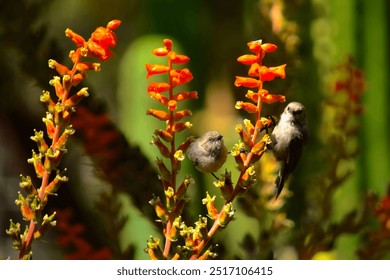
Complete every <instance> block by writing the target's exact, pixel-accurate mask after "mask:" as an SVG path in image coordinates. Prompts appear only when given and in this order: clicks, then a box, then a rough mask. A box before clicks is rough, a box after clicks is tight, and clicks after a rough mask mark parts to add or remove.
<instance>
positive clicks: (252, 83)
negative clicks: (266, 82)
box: [234, 76, 260, 88]
mask: <svg viewBox="0 0 390 280" xmlns="http://www.w3.org/2000/svg"><path fill="white" fill-rule="evenodd" d="M259 84H260V81H259V80H257V79H253V78H247V77H240V76H236V81H235V82H234V85H235V86H236V87H241V86H244V87H249V88H254V87H258V86H259Z"/></svg>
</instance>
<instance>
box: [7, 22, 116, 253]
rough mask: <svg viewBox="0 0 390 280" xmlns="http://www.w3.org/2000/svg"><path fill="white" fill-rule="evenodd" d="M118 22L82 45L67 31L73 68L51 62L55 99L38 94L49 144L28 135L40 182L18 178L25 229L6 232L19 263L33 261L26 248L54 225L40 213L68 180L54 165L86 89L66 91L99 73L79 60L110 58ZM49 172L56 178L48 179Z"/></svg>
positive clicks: (80, 39)
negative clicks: (90, 73) (33, 146)
mask: <svg viewBox="0 0 390 280" xmlns="http://www.w3.org/2000/svg"><path fill="white" fill-rule="evenodd" d="M120 23H121V22H120V21H119V20H113V21H110V22H109V23H108V24H107V26H106V27H98V28H97V29H96V30H95V31H94V32H93V33H92V35H91V38H90V39H88V40H87V41H86V40H85V39H84V38H83V37H82V36H80V35H78V34H77V33H75V32H73V31H71V30H70V29H67V30H66V31H65V34H66V36H68V37H70V38H71V39H72V41H73V42H74V43H75V44H76V46H77V47H78V48H77V49H76V50H74V51H71V52H70V54H69V57H70V59H71V60H72V62H73V67H72V69H69V68H68V67H66V66H65V65H63V64H60V63H58V62H57V61H55V60H53V59H50V60H49V67H50V68H53V69H55V70H56V71H57V73H58V74H59V76H55V77H54V78H53V79H52V80H51V81H50V85H52V86H53V87H54V90H55V93H56V98H54V100H53V98H52V97H53V96H52V95H51V94H50V92H49V91H43V93H42V95H41V98H40V99H41V101H42V102H43V103H44V104H45V105H46V106H47V112H46V117H45V118H43V122H44V123H45V125H46V134H47V137H48V138H49V139H50V140H51V141H50V142H51V143H50V142H46V140H45V138H44V132H43V131H35V135H34V136H32V137H31V139H32V140H33V141H35V142H36V143H37V146H38V152H36V151H34V150H33V152H32V158H30V159H29V160H28V162H29V163H31V164H33V166H34V169H35V173H36V176H37V177H38V178H40V179H42V183H41V186H40V188H36V187H35V186H33V184H32V180H31V178H30V177H29V176H26V177H24V176H22V177H21V183H20V187H21V188H23V189H24V191H25V193H26V196H23V195H22V194H21V193H19V197H18V199H17V200H16V204H17V205H18V206H20V211H21V213H22V216H23V218H24V220H26V221H29V222H30V224H29V226H26V230H25V231H24V232H23V233H21V228H20V224H19V223H16V224H15V223H13V221H12V220H11V223H10V224H11V225H10V228H9V230H7V233H8V234H9V235H10V236H11V238H12V241H13V246H14V247H15V248H16V249H18V250H20V253H19V258H20V259H30V258H31V257H32V251H31V245H32V241H33V239H39V238H40V237H41V236H42V235H43V234H44V233H45V232H46V231H47V230H48V229H49V228H50V227H51V226H55V224H56V221H55V215H56V213H55V212H54V213H53V214H51V215H50V216H49V215H47V214H46V215H44V216H43V209H44V207H45V205H46V203H47V201H48V196H49V195H53V194H55V193H56V191H57V189H58V187H59V186H60V185H61V183H63V182H66V181H67V180H68V178H67V177H66V176H62V175H61V172H60V170H58V166H59V164H60V162H61V159H62V157H63V155H64V154H65V153H66V144H67V140H68V138H69V136H70V135H72V134H73V133H74V129H73V127H72V125H71V124H70V119H71V116H72V114H73V112H74V111H75V106H76V105H77V104H78V103H79V102H80V101H81V100H82V99H83V98H85V97H87V96H88V88H86V87H85V88H82V89H80V90H79V91H78V92H77V93H74V94H71V89H72V88H73V87H75V86H77V85H78V84H79V83H80V82H81V81H83V80H84V79H85V77H86V71H90V70H92V71H98V70H100V63H91V62H84V61H82V59H83V58H85V57H91V58H97V59H99V60H101V61H105V60H107V59H109V58H110V57H111V56H112V54H113V53H112V51H111V50H110V48H111V47H114V46H115V45H116V42H117V40H116V35H115V33H114V32H113V30H115V29H116V28H117V27H118V26H119V25H120ZM53 172H56V175H55V176H53V175H54V174H52V173H53Z"/></svg>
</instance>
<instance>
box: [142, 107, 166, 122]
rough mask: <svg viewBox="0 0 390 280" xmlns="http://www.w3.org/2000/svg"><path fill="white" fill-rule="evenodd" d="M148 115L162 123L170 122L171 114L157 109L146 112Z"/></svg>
mask: <svg viewBox="0 0 390 280" xmlns="http://www.w3.org/2000/svg"><path fill="white" fill-rule="evenodd" d="M146 114H147V115H151V116H153V117H155V118H157V119H159V120H161V121H167V120H169V114H168V113H167V112H164V111H161V110H155V109H148V110H147V111H146Z"/></svg>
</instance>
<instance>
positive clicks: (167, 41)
mask: <svg viewBox="0 0 390 280" xmlns="http://www.w3.org/2000/svg"><path fill="white" fill-rule="evenodd" d="M163 43H164V46H165V47H166V48H167V49H168V50H169V51H171V50H172V44H173V43H172V40H170V39H164V40H163Z"/></svg>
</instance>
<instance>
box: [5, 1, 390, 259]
mask: <svg viewBox="0 0 390 280" xmlns="http://www.w3.org/2000/svg"><path fill="white" fill-rule="evenodd" d="M389 14H390V5H389V2H388V1H386V0H377V1H370V0H343V1H338V0H328V1H326V0H292V1H287V0H285V1H283V0H274V1H272V0H241V1H234V0H228V1H227V0H213V1H210V0H189V1H178V0H115V1H104V0H93V1H92V0H82V1H79V0H77V1H76V0H68V1H61V0H51V1H39V0H36V1H34V0H29V1H28V0H19V1H7V2H5V3H3V8H2V9H1V11H0V38H1V39H0V48H1V51H0V62H1V65H2V67H1V70H0V87H1V90H0V94H1V102H0V106H1V107H0V126H1V128H0V144H1V145H0V182H1V183H0V185H1V187H0V199H1V201H3V202H4V203H3V204H2V206H1V207H0V230H1V231H0V232H1V235H0V236H1V239H0V257H1V258H7V257H8V256H11V258H16V257H15V256H16V252H14V251H13V250H12V248H11V242H10V240H9V239H8V237H7V236H6V235H5V229H6V228H7V227H8V223H9V219H10V218H13V219H14V220H20V215H19V214H18V212H17V207H16V206H15V205H14V204H13V202H14V199H15V198H16V196H17V191H18V180H19V174H20V173H23V174H32V166H29V165H28V164H27V158H29V157H30V153H31V149H33V148H35V147H34V145H33V142H32V141H31V140H30V139H29V137H30V136H31V135H32V132H33V129H34V128H37V129H42V128H43V123H42V122H41V118H42V117H43V116H44V107H43V106H42V105H41V104H40V102H39V95H40V93H41V91H42V90H43V89H46V90H49V89H50V87H49V84H48V81H49V80H50V79H51V78H52V76H53V75H54V72H53V71H51V70H50V69H48V67H47V60H48V59H49V58H53V59H56V60H57V61H61V62H64V63H65V64H67V65H69V64H68V63H69V60H68V59H67V54H68V52H69V50H71V49H72V48H74V46H73V45H72V42H71V41H70V40H69V39H68V38H66V37H65V36H64V31H65V29H66V28H70V29H72V30H74V31H75V32H77V33H79V34H81V35H83V36H84V37H85V38H88V36H89V35H90V33H91V32H92V31H93V30H94V29H95V28H96V27H97V26H100V25H102V26H105V25H106V23H107V22H108V21H110V20H111V19H120V20H121V21H122V24H121V26H120V27H119V29H118V30H117V31H116V33H117V36H118V45H117V47H116V48H115V49H114V52H115V56H114V57H113V58H112V59H110V60H109V61H108V62H107V63H104V64H103V65H102V70H101V72H99V73H90V74H89V76H88V79H87V80H86V83H87V84H86V85H87V86H88V87H89V88H90V93H91V98H90V99H91V100H92V101H89V103H86V104H83V106H85V107H86V108H90V109H91V108H93V109H91V110H95V112H98V113H99V114H106V115H107V116H109V119H110V120H111V121H112V124H114V125H115V126H114V125H113V126H112V127H110V128H111V129H115V130H118V131H121V132H123V135H124V136H125V139H127V141H128V143H127V144H125V146H126V145H129V146H130V147H131V149H135V150H136V151H137V152H136V155H133V156H130V157H127V158H126V159H125V161H126V164H127V163H128V164H130V165H131V164H132V163H131V162H132V161H138V162H141V161H139V159H138V157H140V158H145V157H146V158H147V159H148V160H149V162H150V165H151V166H152V168H151V170H153V166H154V160H155V158H156V156H157V150H156V149H155V147H153V146H152V145H150V140H151V137H152V134H153V131H154V130H155V129H157V128H162V127H163V123H161V122H158V121H155V120H154V119H152V118H151V117H150V116H146V115H145V112H146V110H147V109H148V108H156V107H157V105H156V103H155V102H154V101H153V100H151V99H150V98H149V96H148V95H147V93H146V88H147V84H148V82H149V81H147V80H146V71H145V67H144V64H145V63H163V61H162V60H160V59H159V58H156V57H153V55H152V54H151V51H152V50H153V49H154V48H156V47H160V46H162V39H164V38H170V39H172V40H173V41H174V48H175V50H176V51H178V52H180V53H183V54H186V55H188V56H189V57H190V58H191V60H190V62H189V64H188V67H189V68H190V70H191V72H192V73H193V75H194V79H193V81H192V82H191V83H190V84H189V85H188V90H196V91H198V93H199V99H198V100H195V101H191V104H189V103H186V104H185V106H188V107H190V108H191V110H192V111H193V117H192V118H191V122H192V123H193V124H194V126H193V128H192V129H191V130H190V131H187V132H186V133H187V135H183V137H184V136H188V135H189V134H191V135H199V134H201V133H203V132H205V131H207V130H210V129H218V130H219V131H220V132H221V133H222V134H223V135H224V139H225V141H226V144H227V146H228V148H229V149H230V148H231V147H232V145H233V144H234V143H235V142H237V140H238V136H237V135H236V134H235V131H234V127H235V125H236V124H238V123H240V122H241V120H242V119H244V118H250V116H249V115H245V114H242V113H241V112H237V110H236V109H234V104H235V102H236V101H238V100H244V95H245V90H244V89H242V88H235V87H234V85H233V83H234V79H235V76H236V75H240V76H245V75H246V71H247V69H246V68H245V67H243V66H242V65H240V64H239V63H237V62H236V59H237V57H238V56H240V55H242V54H246V53H249V51H248V49H247V46H246V43H247V42H249V41H252V40H257V39H262V40H263V42H271V43H274V44H276V45H277V46H278V47H279V48H278V50H277V51H276V52H275V53H272V54H268V55H267V56H266V58H265V60H264V64H265V65H267V66H277V65H280V64H284V63H287V68H286V75H287V77H286V79H284V80H275V81H273V82H271V83H266V84H265V88H267V89H269V91H270V92H272V93H276V94H284V95H285V96H286V99H287V101H288V102H290V101H300V102H302V103H303V104H304V105H305V106H306V109H307V113H308V121H309V126H310V134H311V139H310V144H309V145H308V147H307V148H306V149H305V151H304V153H303V157H302V159H301V162H300V164H299V167H298V169H297V171H296V172H294V174H293V178H292V180H291V182H290V191H291V192H292V193H293V194H294V195H293V196H292V197H289V198H288V199H286V200H285V201H284V200H283V205H281V207H282V206H283V208H280V209H279V208H278V209H276V210H275V209H271V210H270V209H269V208H267V207H264V206H261V205H260V206H259V207H258V208H257V210H259V209H263V208H264V211H269V212H266V214H264V213H263V212H262V213H260V214H259V215H258V216H257V218H256V215H255V214H256V213H255V212H256V211H254V210H253V209H251V210H245V209H244V208H245V207H244V206H241V207H242V208H243V209H240V207H239V206H238V210H237V213H236V220H235V221H234V222H233V223H231V224H230V225H229V226H228V227H227V229H226V230H224V231H222V232H218V233H217V234H216V236H215V240H214V241H215V242H216V243H220V244H221V249H220V252H219V256H220V257H221V258H243V259H246V258H254V259H256V258H305V256H306V257H307V256H309V257H310V258H312V257H313V256H316V257H317V258H338V259H357V258H362V255H361V254H360V255H359V254H358V253H357V252H358V251H359V250H360V249H361V248H362V247H364V246H368V245H367V244H366V243H367V238H364V237H365V236H366V235H365V234H369V233H370V232H371V231H376V230H380V229H381V226H380V223H378V221H377V220H375V219H371V220H370V219H367V220H364V219H362V221H363V220H364V225H359V226H360V227H358V228H353V225H352V224H353V223H352V224H348V223H347V222H346V223H344V224H343V221H346V220H348V219H347V218H346V219H344V218H345V217H346V216H347V215H348V214H350V213H351V211H355V210H356V213H355V214H356V215H357V216H356V217H359V216H360V215H362V212H364V211H365V210H363V208H364V209H365V206H364V205H365V201H366V196H367V194H368V193H375V194H376V195H377V196H378V197H383V196H384V195H385V194H386V193H387V187H388V186H389V183H390V157H389V155H390V133H389V132H390V129H389V125H390V123H389V120H390V118H389V110H388V108H387V104H388V102H389V101H390V100H389V74H390V71H389V41H388V38H389V35H390V34H389V33H390V31H389V17H388V15H389ZM348 57H353V58H354V61H355V65H356V66H357V67H358V68H360V69H362V70H363V72H364V79H365V90H364V94H363V97H362V99H361V100H359V101H361V104H362V106H363V112H362V114H360V115H358V116H356V115H351V116H347V117H348V118H349V117H350V118H351V119H352V122H354V123H355V124H357V125H356V128H357V129H356V131H355V132H354V133H352V134H350V135H347V138H344V139H343V142H342V145H345V146H347V147H350V148H351V149H352V150H355V149H356V150H357V151H358V152H357V153H356V155H355V154H354V155H353V156H350V157H346V158H345V157H342V156H340V154H338V152H337V147H334V146H332V143H330V142H329V141H327V139H329V137H328V136H329V134H331V132H330V130H328V129H326V127H332V126H333V123H332V122H333V121H336V122H337V118H335V119H334V118H332V116H330V115H327V114H328V111H327V110H326V109H325V107H324V104H326V102H329V100H331V101H332V100H333V99H334V100H336V99H337V97H333V95H332V93H331V90H330V89H331V86H332V82H334V80H335V77H334V76H335V75H336V74H337V67H336V66H337V65H339V64H341V63H343V62H345V61H346V60H347V59H348ZM336 79H337V77H336ZM96 104H97V105H96ZM283 107H284V104H274V105H265V106H264V113H263V115H279V114H280V112H281V111H282V110H283ZM96 108H98V109H96ZM327 122H328V123H327ZM324 123H325V124H324ZM327 125H328V126H327ZM334 126H335V127H336V129H337V127H338V126H337V124H336V123H335V124H334ZM97 135H99V134H97ZM97 137H98V136H97ZM348 137H350V138H351V139H349V138H348ZM183 139H184V138H183ZM84 140H85V139H84ZM87 145H88V143H85V142H84V143H83V138H82V137H81V138H80V137H79V136H77V135H76V137H75V138H74V140H73V141H72V142H71V143H70V145H69V147H68V149H69V153H68V155H67V156H66V159H65V160H64V162H63V166H64V167H67V168H68V177H70V182H69V183H68V184H67V185H64V186H62V187H61V189H60V191H59V195H58V197H53V198H52V201H51V205H50V208H51V209H68V208H71V209H73V219H74V220H73V222H72V223H73V224H83V225H85V231H84V232H83V238H84V239H85V240H87V241H88V242H89V243H91V244H92V246H93V248H95V249H96V250H99V249H100V248H105V247H110V248H111V249H112V248H113V247H115V248H116V249H115V250H114V249H112V250H113V252H114V253H113V257H114V258H122V257H123V258H135V259H147V258H148V256H147V254H145V253H144V252H143V249H144V248H145V247H146V240H147V239H148V238H149V235H151V234H152V235H156V236H158V235H159V230H158V226H157V227H156V226H155V225H156V224H155V223H154V220H153V218H151V217H152V215H153V214H150V210H151V209H149V210H146V209H147V208H151V207H149V205H148V200H149V199H150V198H151V197H152V193H154V192H157V193H158V190H156V189H155V188H152V187H151V188H150V192H149V190H148V188H147V186H150V184H149V183H148V182H145V186H146V187H145V189H144V188H143V187H142V188H143V189H144V191H145V193H146V195H145V197H143V198H142V199H139V197H138V196H137V195H136V194H134V193H137V192H138V190H137V188H140V186H139V185H137V182H138V179H137V180H134V177H132V176H131V175H132V174H133V173H132V172H134V173H137V172H138V171H137V170H130V171H129V172H128V173H126V175H127V176H125V177H123V178H122V181H120V183H118V185H123V186H121V187H122V189H121V191H114V194H113V195H112V197H110V195H107V197H106V199H103V198H102V193H111V192H112V189H114V190H115V188H116V187H117V184H112V181H110V180H104V177H107V174H106V176H104V175H103V176H101V174H100V175H99V172H98V171H99V166H98V167H97V168H95V167H94V165H95V164H96V159H95V160H94V157H93V155H92V157H91V155H88V153H86V152H85V149H84V148H85V147H86V146H87ZM137 147H139V149H140V150H138V148H137ZM122 156H123V157H125V156H126V155H122ZM332 156H334V157H340V158H342V159H341V160H340V162H339V163H338V164H339V165H338V166H337V167H336V168H337V170H336V173H337V174H342V173H343V172H344V171H345V170H347V171H348V172H349V171H351V175H349V176H347V178H346V180H344V181H342V182H340V183H339V184H338V185H337V186H336V187H335V188H334V189H333V190H332V191H331V192H330V197H326V198H324V197H323V194H324V193H325V190H323V189H322V188H323V187H324V186H326V184H327V182H328V181H329V180H330V181H331V180H332V176H331V174H330V173H327V170H329V168H330V167H329V165H330V164H331V163H332V162H333V161H331V158H332ZM344 156H345V155H344ZM91 158H92V160H91ZM118 162H121V160H120V159H118ZM142 162H143V164H144V165H145V166H141V167H139V166H138V167H137V168H140V169H142V170H144V169H145V168H146V165H148V166H149V167H148V168H150V165H149V162H148V161H142ZM226 168H228V169H229V170H232V171H233V176H234V175H237V174H235V173H234V163H233V160H232V159H229V160H228V162H227V164H226ZM96 170H97V171H96ZM150 172H151V173H145V174H146V175H145V176H150V174H153V175H154V176H155V177H156V178H157V175H156V174H155V171H150ZM153 172H154V173H153ZM186 173H192V174H193V176H194V177H195V180H196V183H195V185H193V186H191V187H190V190H189V197H190V198H191V202H190V205H189V207H190V209H191V210H192V211H188V218H189V219H190V220H191V219H194V220H196V219H197V215H198V214H200V213H203V214H204V212H202V211H204V209H203V208H202V205H201V203H200V201H201V198H202V197H204V195H205V191H206V189H208V190H209V191H210V192H213V193H216V194H217V195H219V194H218V193H217V190H216V189H215V188H213V187H212V177H211V176H209V175H206V176H202V174H199V172H198V171H195V170H194V169H193V168H192V166H191V164H190V163H188V161H186V163H185V166H184V167H183V175H182V176H184V175H185V174H186ZM142 174H144V173H142ZM102 178H103V179H102ZM156 178H155V179H156ZM156 180H157V179H156ZM259 181H260V180H259ZM154 183H155V182H154ZM208 186H210V187H208ZM123 188H124V189H125V190H124V191H123ZM126 188H127V190H126ZM148 193H149V194H150V195H149V197H148V196H147V194H148ZM249 195H250V194H248V197H249ZM131 197H133V198H132V199H133V202H131ZM255 197H256V196H255ZM134 200H135V201H134ZM244 200H245V198H244ZM324 200H326V201H327V202H323V201H324ZM318 201H321V203H323V204H321V203H317V202H318ZM119 202H120V203H119ZM111 203H112V204H113V205H116V204H118V203H119V204H118V205H119V206H118V207H113V208H112V209H110V211H111V212H110V211H109V210H108V208H109V207H110V205H108V204H111ZM244 204H245V203H244ZM325 204H327V205H328V206H327V208H326V209H327V210H326V211H329V212H330V214H329V215H327V216H326V220H323V219H321V217H325V216H321V214H318V213H321V212H323V211H324V210H323V209H322V210H321V209H320V208H321V205H325ZM139 205H145V207H144V208H143V207H142V206H141V207H140V206H139ZM255 205H256V204H255ZM375 205H376V204H372V205H371V208H372V209H371V210H373V211H374V210H375ZM366 208H367V207H366ZM368 208H370V207H368ZM369 210H370V209H369ZM144 211H149V214H145V212H144ZM260 212H261V211H260ZM374 212H375V211H374ZM267 213H268V214H267ZM278 213H279V214H280V213H284V214H286V215H287V217H288V218H289V219H290V220H285V221H293V223H292V225H291V224H290V225H289V226H286V227H285V228H284V229H285V230H283V231H282V230H276V231H273V230H274V229H273V230H270V229H269V226H267V225H266V224H267V223H268V220H267V223H266V221H265V219H271V220H273V221H275V217H278V216H277V214H278ZM313 213H314V214H313ZM115 214H117V215H118V216H120V217H122V216H124V217H127V221H126V222H125V225H124V226H123V228H122V227H121V226H119V227H118V232H115V233H111V235H110V234H108V233H107V217H105V215H106V216H108V217H110V215H115ZM374 216H375V215H374ZM319 217H320V218H319ZM354 217H355V216H354ZM324 219H325V218H324ZM343 219H344V220H343ZM351 219H352V218H351ZM351 219H350V220H348V221H351ZM356 219H358V218H356ZM254 224H256V225H255V226H254ZM334 225H341V226H340V228H341V229H340V230H339V231H340V232H341V233H340V234H334V232H336V231H335V230H334V228H335V227H334ZM311 230H312V231H311ZM308 232H309V233H310V232H311V233H313V234H312V235H310V234H308ZM58 236H61V232H57V231H55V230H54V231H52V232H51V233H50V234H49V235H48V236H47V237H46V238H45V240H44V241H43V242H42V241H38V242H35V243H36V244H34V246H36V247H35V249H34V258H38V259H39V258H41V259H62V258H64V257H66V256H67V254H68V253H69V252H71V251H72V250H75V248H73V247H72V246H71V248H69V247H67V248H64V246H60V245H59V244H58ZM112 239H116V240H115V241H113V240H112ZM316 239H318V240H317V241H316ZM56 240H57V242H56ZM316 242H317V243H318V244H326V245H324V246H317V247H316V246H315V244H316ZM114 243H115V246H114V245H113V244H114ZM313 244H314V245H313ZM129 245H130V247H128V246H129ZM252 245H253V246H252ZM308 246H309V247H310V246H311V247H310V248H315V249H313V252H314V253H312V254H307V255H305V254H304V253H302V252H303V251H305V250H306V251H305V252H306V253H307V251H310V250H307V248H308ZM254 247H255V248H256V250H251V249H250V248H252V249H253V248H254ZM383 247H385V246H383ZM127 248H128V250H127ZM381 248H382V247H381ZM387 248H388V247H386V248H382V249H383V250H384V253H383V254H382V255H380V256H381V257H383V258H389V257H390V255H389V254H388V253H386V252H387ZM389 248H390V247H389ZM126 250H127V251H126ZM125 251H126V252H127V255H126V254H124V253H123V252H125ZM115 252H116V253H115ZM317 253H318V254H317ZM365 257H367V258H368V256H365ZM79 258H82V257H81V256H79ZM85 258H88V256H85ZM363 258H364V256H363ZM373 258H375V256H374V257H373Z"/></svg>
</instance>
